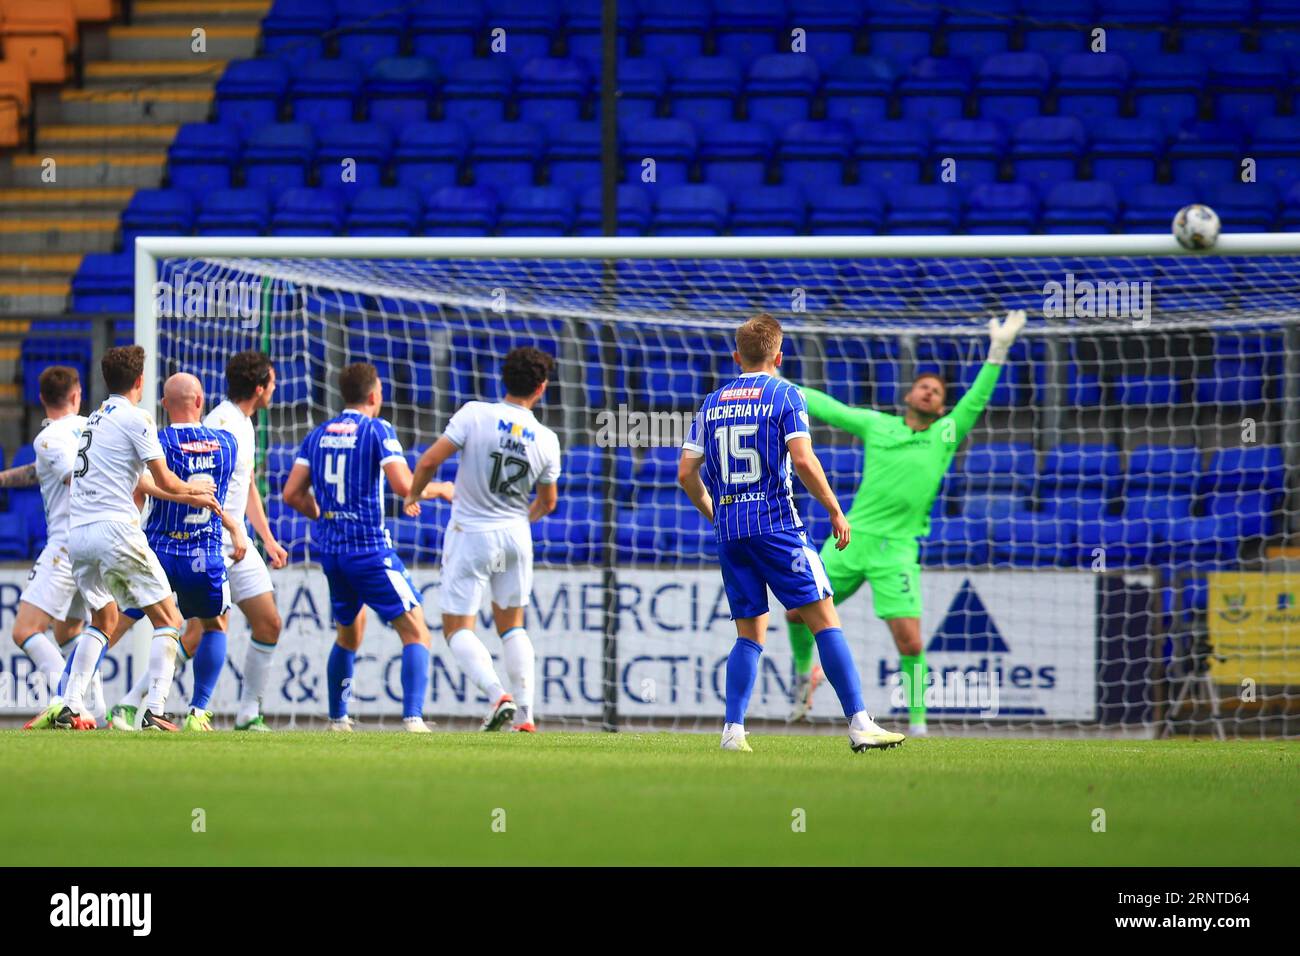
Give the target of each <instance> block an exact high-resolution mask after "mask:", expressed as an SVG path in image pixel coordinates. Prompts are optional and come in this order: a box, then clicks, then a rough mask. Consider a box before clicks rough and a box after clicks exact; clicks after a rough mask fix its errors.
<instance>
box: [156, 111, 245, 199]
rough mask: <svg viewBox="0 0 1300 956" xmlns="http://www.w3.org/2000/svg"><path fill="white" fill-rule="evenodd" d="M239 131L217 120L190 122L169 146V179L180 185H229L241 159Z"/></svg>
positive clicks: (195, 188) (199, 189) (203, 188)
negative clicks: (219, 124) (221, 124)
mask: <svg viewBox="0 0 1300 956" xmlns="http://www.w3.org/2000/svg"><path fill="white" fill-rule="evenodd" d="M239 153H240V137H239V135H238V132H237V131H235V130H232V129H227V128H226V127H224V126H218V125H217V124H215V123H186V124H184V125H183V126H181V127H180V129H178V130H177V131H176V138H175V139H174V140H172V144H171V146H170V147H168V149H167V179H168V182H169V183H170V184H171V185H172V186H173V187H175V188H176V189H184V190H186V191H188V192H192V193H204V192H208V191H209V190H213V189H229V188H230V184H231V180H232V179H233V178H234V171H235V166H236V164H237V163H238V162H239Z"/></svg>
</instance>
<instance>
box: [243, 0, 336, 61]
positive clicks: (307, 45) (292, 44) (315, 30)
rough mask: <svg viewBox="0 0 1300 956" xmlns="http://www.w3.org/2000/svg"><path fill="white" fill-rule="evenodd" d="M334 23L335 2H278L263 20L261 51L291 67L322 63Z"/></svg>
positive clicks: (304, 0)
mask: <svg viewBox="0 0 1300 956" xmlns="http://www.w3.org/2000/svg"><path fill="white" fill-rule="evenodd" d="M334 21H335V12H334V0H275V2H274V3H273V4H272V5H271V9H270V11H269V12H268V13H267V15H266V16H265V17H264V18H263V19H262V30H261V34H262V49H263V50H264V51H265V52H266V53H269V54H271V55H273V56H278V57H283V58H285V59H287V60H289V61H290V62H291V63H308V62H310V61H312V60H319V59H320V58H321V57H323V56H324V55H325V41H324V37H323V36H322V34H324V33H325V32H326V31H327V30H329V29H331V28H332V27H333V26H334Z"/></svg>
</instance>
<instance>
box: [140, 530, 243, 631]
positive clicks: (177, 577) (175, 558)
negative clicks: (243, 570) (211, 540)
mask: <svg viewBox="0 0 1300 956" xmlns="http://www.w3.org/2000/svg"><path fill="white" fill-rule="evenodd" d="M218 541H219V539H218ZM155 553H156V554H157V555H158V561H159V563H161V564H162V566H163V570H164V571H166V572H167V580H168V582H169V583H170V584H171V586H172V590H173V591H175V592H176V602H177V604H179V605H180V609H181V617H183V618H186V619H187V620H188V619H189V618H192V617H203V618H211V617H220V616H221V615H223V614H225V613H226V612H227V611H228V610H230V578H229V577H227V575H226V560H225V556H224V555H223V554H222V553H221V550H220V549H219V548H218V550H216V551H212V552H207V551H202V552H200V553H198V554H172V553H170V552H167V551H158V552H155Z"/></svg>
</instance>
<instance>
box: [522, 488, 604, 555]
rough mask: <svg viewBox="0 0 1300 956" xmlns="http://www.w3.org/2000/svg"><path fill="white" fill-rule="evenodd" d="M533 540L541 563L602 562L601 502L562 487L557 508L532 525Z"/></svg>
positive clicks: (602, 528) (602, 529) (602, 530)
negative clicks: (565, 490)
mask: <svg viewBox="0 0 1300 956" xmlns="http://www.w3.org/2000/svg"><path fill="white" fill-rule="evenodd" d="M533 541H534V548H535V557H536V559H537V560H538V561H540V562H542V563H550V564H561V565H565V566H572V565H575V564H599V563H600V561H601V555H602V554H603V553H604V525H603V524H602V523H601V512H600V503H599V502H598V501H596V502H594V501H591V500H589V499H586V498H570V497H568V496H567V494H565V493H564V492H563V491H562V492H561V495H560V500H559V503H558V504H557V505H556V508H555V510H554V511H553V512H551V514H550V515H548V516H547V517H545V518H543V519H542V520H541V521H538V522H537V523H536V524H534V525H533Z"/></svg>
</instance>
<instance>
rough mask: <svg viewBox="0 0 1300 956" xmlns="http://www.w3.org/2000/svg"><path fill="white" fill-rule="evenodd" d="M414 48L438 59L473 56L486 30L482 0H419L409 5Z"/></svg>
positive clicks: (433, 58)
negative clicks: (452, 0) (480, 37)
mask: <svg viewBox="0 0 1300 956" xmlns="http://www.w3.org/2000/svg"><path fill="white" fill-rule="evenodd" d="M410 14H411V17H410V26H409V27H407V29H408V30H409V31H410V34H411V52H412V53H413V54H414V55H415V56H422V57H425V58H427V59H430V60H433V61H434V62H435V63H457V62H459V61H461V60H467V59H469V58H470V57H472V56H474V52H475V46H476V44H477V42H478V37H479V36H481V35H483V34H485V32H486V30H485V23H484V20H485V18H486V11H485V5H484V3H483V0H457V2H456V3H453V4H449V3H447V2H446V0H416V2H415V3H413V4H412V5H411V8H410Z"/></svg>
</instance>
